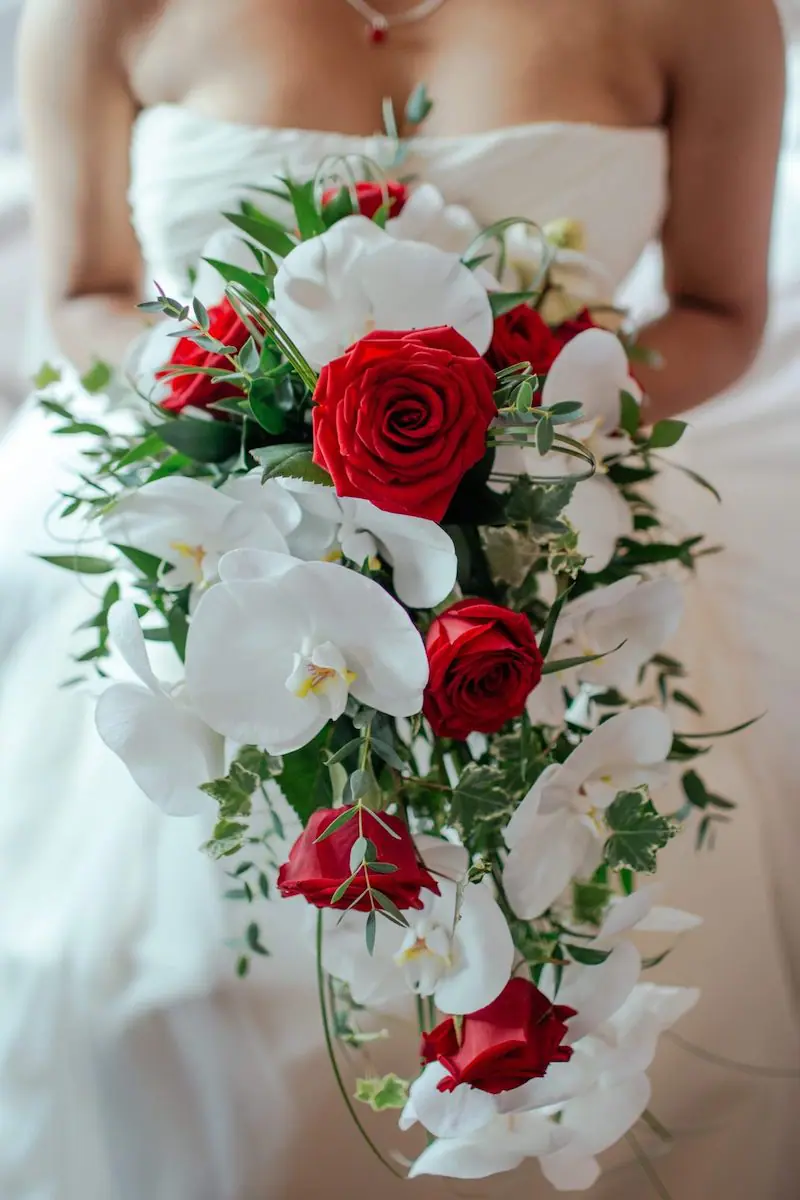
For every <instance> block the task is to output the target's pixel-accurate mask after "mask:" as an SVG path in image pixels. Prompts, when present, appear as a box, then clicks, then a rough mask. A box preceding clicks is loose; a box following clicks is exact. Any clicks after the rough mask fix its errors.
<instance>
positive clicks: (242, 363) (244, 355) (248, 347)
mask: <svg viewBox="0 0 800 1200" xmlns="http://www.w3.org/2000/svg"><path fill="white" fill-rule="evenodd" d="M238 359H239V369H240V370H241V371H244V372H245V374H247V375H254V374H255V372H256V371H257V370H258V368H259V366H260V363H261V351H260V350H259V348H258V346H257V345H256V343H255V341H254V339H253V338H252V337H249V338H248V339H247V341H246V342H245V344H244V345H243V346H242V348H241V350H240V351H239V355H238Z"/></svg>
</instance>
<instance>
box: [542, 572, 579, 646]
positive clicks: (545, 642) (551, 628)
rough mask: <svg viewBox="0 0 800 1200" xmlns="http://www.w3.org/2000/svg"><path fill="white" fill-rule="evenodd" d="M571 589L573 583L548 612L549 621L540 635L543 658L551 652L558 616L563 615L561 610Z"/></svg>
mask: <svg viewBox="0 0 800 1200" xmlns="http://www.w3.org/2000/svg"><path fill="white" fill-rule="evenodd" d="M571 591H572V584H570V586H569V587H567V588H565V589H564V591H563V592H562V593H561V595H560V596H558V598H557V599H556V600H555V602H554V603H553V605H552V606H551V608H550V612H549V613H548V614H547V621H546V622H545V626H544V629H543V630H542V632H541V635H540V637H539V651H540V653H541V656H542V658H547V655H548V654H549V653H550V647H551V646H552V644H553V635H554V633H555V631H556V625H557V624H558V618H559V617H560V615H561V610H562V608H563V607H564V605H565V604H566V602H567V600H568V598H569V594H570V592H571Z"/></svg>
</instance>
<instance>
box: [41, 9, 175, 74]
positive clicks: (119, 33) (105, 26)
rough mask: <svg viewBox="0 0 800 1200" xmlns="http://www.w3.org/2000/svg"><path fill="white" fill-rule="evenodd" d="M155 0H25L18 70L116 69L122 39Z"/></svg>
mask: <svg viewBox="0 0 800 1200" xmlns="http://www.w3.org/2000/svg"><path fill="white" fill-rule="evenodd" d="M153 3H156V0H25V6H24V9H23V12H22V19H21V22H20V36H19V56H20V61H21V67H22V70H23V72H25V71H26V69H30V70H33V71H36V69H37V63H38V64H39V65H40V67H41V69H44V64H45V63H47V64H48V65H52V66H53V67H55V68H56V69H57V70H58V73H59V74H61V73H62V71H63V72H66V71H68V70H72V71H77V70H80V69H84V68H85V67H86V66H88V65H91V64H97V65H104V66H105V67H106V68H108V69H115V68H116V66H117V65H118V64H119V63H120V61H121V59H120V55H119V47H120V46H121V44H122V41H123V39H124V38H125V37H126V36H128V35H129V34H130V33H131V32H133V31H135V30H136V28H137V27H138V26H139V25H140V24H141V23H142V21H143V20H144V19H146V15H147V14H149V12H150V10H151V8H152V5H153Z"/></svg>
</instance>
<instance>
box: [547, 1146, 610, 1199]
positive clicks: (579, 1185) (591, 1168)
mask: <svg viewBox="0 0 800 1200" xmlns="http://www.w3.org/2000/svg"><path fill="white" fill-rule="evenodd" d="M539 1166H540V1167H541V1168H542V1174H543V1175H544V1177H545V1179H546V1180H547V1182H548V1183H551V1184H552V1185H553V1187H554V1188H555V1189H556V1191H557V1192H585V1191H587V1190H588V1189H589V1188H590V1187H593V1186H594V1185H595V1183H597V1180H598V1179H599V1178H600V1164H599V1162H598V1161H597V1159H596V1158H591V1157H585V1158H584V1157H582V1156H581V1155H579V1154H575V1153H570V1152H569V1150H568V1149H566V1150H561V1151H559V1152H558V1153H556V1154H549V1155H547V1156H546V1157H544V1158H541V1159H540V1160H539Z"/></svg>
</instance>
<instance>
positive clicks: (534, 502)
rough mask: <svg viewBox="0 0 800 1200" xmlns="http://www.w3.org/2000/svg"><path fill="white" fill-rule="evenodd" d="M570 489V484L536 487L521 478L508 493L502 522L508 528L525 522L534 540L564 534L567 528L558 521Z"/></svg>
mask: <svg viewBox="0 0 800 1200" xmlns="http://www.w3.org/2000/svg"><path fill="white" fill-rule="evenodd" d="M574 490H575V484H574V483H554V484H537V483H531V481H530V479H526V478H525V477H524V476H522V477H521V478H520V479H518V480H517V481H516V482H515V483H514V484H513V485H512V487H511V489H510V491H509V493H508V501H507V503H506V519H507V520H508V521H509V522H510V523H511V524H512V525H522V524H526V523H527V524H528V526H529V531H530V534H531V537H534V538H544V537H547V536H548V535H549V534H561V533H564V532H565V531H566V528H567V526H566V525H565V523H564V521H563V520H561V519H560V518H561V514H562V513H563V511H564V509H565V508H566V507H567V505H568V504H569V502H570V500H571V499H572V493H573V491H574Z"/></svg>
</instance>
